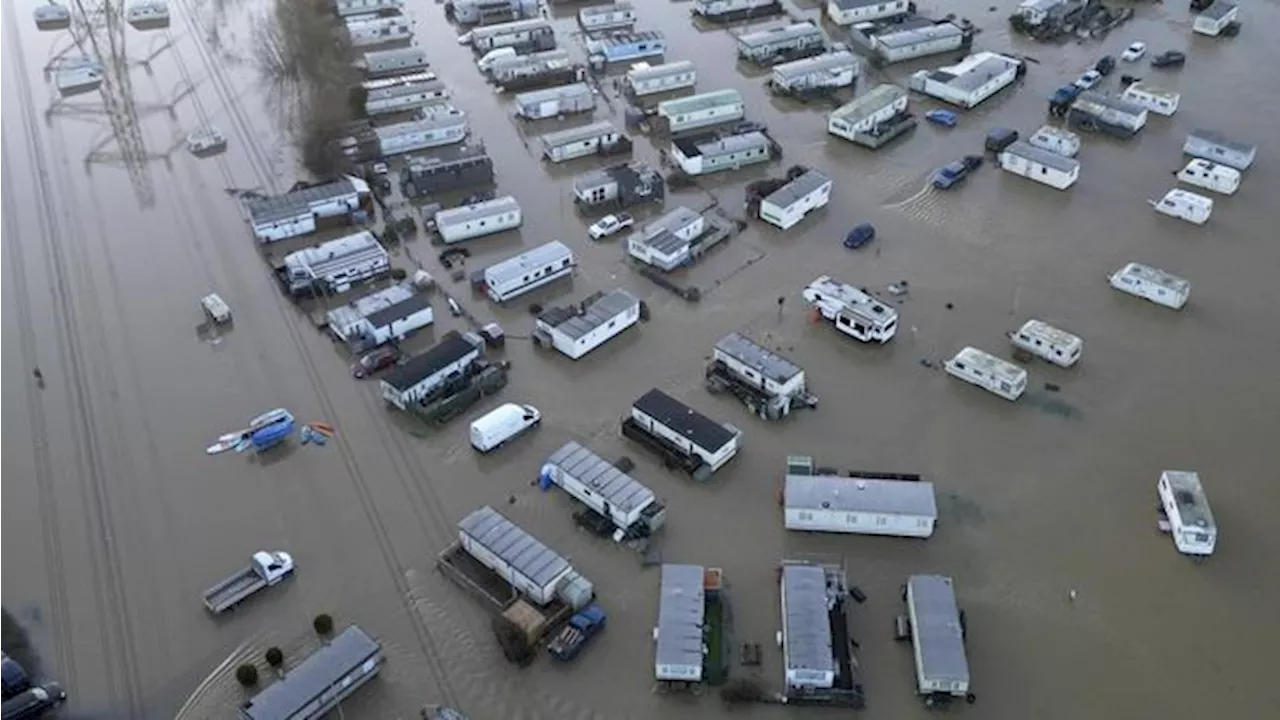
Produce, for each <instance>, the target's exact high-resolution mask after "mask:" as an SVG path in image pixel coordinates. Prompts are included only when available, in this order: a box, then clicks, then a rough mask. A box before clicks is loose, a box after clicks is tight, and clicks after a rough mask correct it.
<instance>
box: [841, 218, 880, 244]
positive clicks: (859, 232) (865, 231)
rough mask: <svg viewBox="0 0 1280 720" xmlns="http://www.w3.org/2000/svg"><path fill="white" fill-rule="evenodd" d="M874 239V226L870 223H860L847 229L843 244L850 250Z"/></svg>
mask: <svg viewBox="0 0 1280 720" xmlns="http://www.w3.org/2000/svg"><path fill="white" fill-rule="evenodd" d="M875 239H876V228H875V226H874V225H872V224H871V223H862V224H861V225H858V226H857V227H855V228H854V229H852V230H850V231H849V234H848V235H845V237H844V246H845V247H847V248H849V249H850V250H857V249H858V248H860V247H862V246H863V245H866V244H867V243H869V242H871V241H872V240H875Z"/></svg>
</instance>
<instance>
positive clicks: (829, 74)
mask: <svg viewBox="0 0 1280 720" xmlns="http://www.w3.org/2000/svg"><path fill="white" fill-rule="evenodd" d="M861 72H862V64H861V63H860V62H859V61H858V58H857V56H856V55H854V54H853V53H851V52H849V51H848V50H833V51H831V52H828V53H823V54H821V55H815V56H814V57H810V58H803V59H801V60H795V61H793V62H789V63H783V64H781V65H775V66H774V67H773V74H772V75H771V76H770V78H769V87H770V88H772V89H773V90H774V91H775V92H780V93H785V94H788V95H805V94H807V93H815V92H825V91H829V90H837V89H839V88H844V87H849V86H850V85H853V84H854V83H855V82H857V80H858V75H859V74H860V73H861Z"/></svg>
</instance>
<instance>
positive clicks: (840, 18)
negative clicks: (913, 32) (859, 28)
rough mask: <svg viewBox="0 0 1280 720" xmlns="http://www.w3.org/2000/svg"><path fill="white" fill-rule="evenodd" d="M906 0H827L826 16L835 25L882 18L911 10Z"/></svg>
mask: <svg viewBox="0 0 1280 720" xmlns="http://www.w3.org/2000/svg"><path fill="white" fill-rule="evenodd" d="M911 5H912V4H911V3H910V2H908V0H827V4H826V11H827V18H828V19H830V20H831V22H833V23H835V24H836V25H852V24H854V23H860V22H868V21H871V20H883V19H885V18H892V17H898V16H900V15H906V14H907V13H909V12H911Z"/></svg>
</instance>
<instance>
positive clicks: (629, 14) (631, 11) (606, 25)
mask: <svg viewBox="0 0 1280 720" xmlns="http://www.w3.org/2000/svg"><path fill="white" fill-rule="evenodd" d="M635 24H636V9H635V6H634V5H632V4H631V3H629V2H615V3H610V4H608V5H596V6H594V7H585V8H582V9H581V10H579V11H578V25H579V26H580V27H581V28H582V30H583V31H584V32H588V33H594V32H603V31H606V30H622V29H625V28H629V27H631V26H632V25H635Z"/></svg>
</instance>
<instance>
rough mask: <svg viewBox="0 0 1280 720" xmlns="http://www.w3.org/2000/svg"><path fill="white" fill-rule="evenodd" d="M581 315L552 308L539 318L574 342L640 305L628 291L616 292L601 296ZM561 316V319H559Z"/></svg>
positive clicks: (587, 306) (570, 310) (567, 309)
mask: <svg viewBox="0 0 1280 720" xmlns="http://www.w3.org/2000/svg"><path fill="white" fill-rule="evenodd" d="M584 304H585V305H586V307H585V308H584V310H583V311H582V312H581V313H578V312H575V311H574V310H572V309H569V308H550V309H548V310H546V311H544V312H543V313H542V314H541V315H539V316H538V319H539V320H542V321H543V322H545V323H547V324H548V325H551V326H552V327H554V328H555V329H556V330H558V331H559V332H562V333H564V334H565V335H567V336H569V338H570V339H572V340H577V339H579V338H581V337H584V336H585V335H586V334H587V333H589V332H591V331H592V330H595V329H596V328H598V327H600V326H601V325H604V324H605V323H607V322H609V321H611V320H613V319H614V318H616V317H618V316H619V315H621V314H622V313H624V312H626V311H627V310H628V309H629V308H632V307H635V306H637V305H639V304H640V300H639V299H638V298H636V296H634V295H632V294H631V293H629V292H627V291H626V290H614V291H612V292H610V293H608V294H601V295H600V296H598V297H596V298H595V299H594V300H591V301H590V303H589V304H586V303H584ZM557 316H559V317H557Z"/></svg>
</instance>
